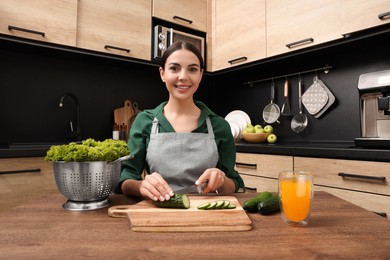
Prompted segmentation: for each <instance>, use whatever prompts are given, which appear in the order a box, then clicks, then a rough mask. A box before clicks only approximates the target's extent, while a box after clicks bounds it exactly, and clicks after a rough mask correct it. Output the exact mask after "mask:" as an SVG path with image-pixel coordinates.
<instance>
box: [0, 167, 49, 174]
mask: <svg viewBox="0 0 390 260" xmlns="http://www.w3.org/2000/svg"><path fill="white" fill-rule="evenodd" d="M40 171H41V169H40V168H33V169H25V170H11V171H0V174H13V173H25V172H40Z"/></svg>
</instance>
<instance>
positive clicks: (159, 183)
mask: <svg viewBox="0 0 390 260" xmlns="http://www.w3.org/2000/svg"><path fill="white" fill-rule="evenodd" d="M139 192H140V195H141V196H142V197H147V198H150V199H152V200H154V201H157V200H160V201H164V200H169V199H170V198H171V196H173V195H174V194H173V190H172V189H171V187H169V185H168V183H167V182H166V181H165V180H164V178H163V177H162V176H161V175H160V174H159V173H157V172H154V173H152V174H148V175H146V176H145V179H144V180H143V181H142V182H141V185H140V187H139Z"/></svg>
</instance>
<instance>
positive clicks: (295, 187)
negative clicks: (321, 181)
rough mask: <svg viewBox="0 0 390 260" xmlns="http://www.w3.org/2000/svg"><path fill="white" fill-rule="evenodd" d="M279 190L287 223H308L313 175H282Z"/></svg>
mask: <svg viewBox="0 0 390 260" xmlns="http://www.w3.org/2000/svg"><path fill="white" fill-rule="evenodd" d="M308 176H309V177H308ZM279 189H280V190H279V193H280V198H281V203H282V205H281V207H282V211H283V214H284V216H285V218H286V219H287V221H290V222H301V221H305V222H306V219H307V217H308V216H309V213H310V200H311V196H312V179H311V175H305V174H303V175H300V173H287V175H284V176H283V174H281V176H280V179H279Z"/></svg>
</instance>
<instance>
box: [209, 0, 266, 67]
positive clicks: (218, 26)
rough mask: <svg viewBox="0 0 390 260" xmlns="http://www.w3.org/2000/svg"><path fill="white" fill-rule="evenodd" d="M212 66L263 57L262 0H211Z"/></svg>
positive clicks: (230, 64) (263, 0)
mask: <svg viewBox="0 0 390 260" xmlns="http://www.w3.org/2000/svg"><path fill="white" fill-rule="evenodd" d="M212 9H213V11H212V18H211V19H214V23H213V26H212V32H211V33H212V55H213V56H212V62H211V63H212V68H213V69H212V70H213V71H215V70H221V69H225V68H230V67H234V66H237V65H242V64H245V63H248V62H252V61H255V60H259V59H263V58H265V57H266V34H265V32H266V29H265V0H245V1H236V0H215V1H214V5H213V7H212Z"/></svg>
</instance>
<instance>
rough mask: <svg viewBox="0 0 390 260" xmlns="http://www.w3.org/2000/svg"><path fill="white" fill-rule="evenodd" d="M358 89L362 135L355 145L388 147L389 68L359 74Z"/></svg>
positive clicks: (389, 116) (389, 115)
mask: <svg viewBox="0 0 390 260" xmlns="http://www.w3.org/2000/svg"><path fill="white" fill-rule="evenodd" d="M358 90H359V96H360V125H361V134H362V137H360V138H356V139H355V145H356V146H362V147H369V148H385V149H388V148H390V70H382V71H376V72H371V73H366V74H362V75H360V76H359V83H358Z"/></svg>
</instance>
